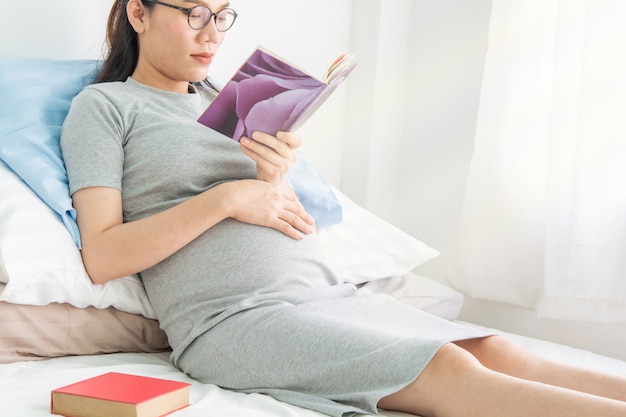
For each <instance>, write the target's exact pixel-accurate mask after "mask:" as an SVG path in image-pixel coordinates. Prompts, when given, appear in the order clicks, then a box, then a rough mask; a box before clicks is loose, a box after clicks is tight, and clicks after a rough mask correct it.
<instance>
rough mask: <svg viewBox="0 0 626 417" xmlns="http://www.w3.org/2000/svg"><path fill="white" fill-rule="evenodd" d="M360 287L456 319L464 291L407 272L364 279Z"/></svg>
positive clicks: (431, 312)
mask: <svg viewBox="0 0 626 417" xmlns="http://www.w3.org/2000/svg"><path fill="white" fill-rule="evenodd" d="M361 289H368V290H369V291H371V292H373V293H383V294H388V295H390V296H392V297H393V298H395V299H396V300H398V301H400V302H401V303H403V304H406V305H408V306H411V307H413V308H417V309H420V310H423V311H426V312H428V313H430V314H433V315H435V316H439V317H442V318H444V319H448V320H456V319H457V318H458V317H459V314H460V313H461V307H463V301H464V297H463V294H462V293H460V292H458V291H457V290H454V289H452V288H450V287H448V286H446V285H443V284H441V283H439V282H437V281H435V280H432V279H430V278H426V277H423V276H421V275H416V274H413V273H409V274H406V275H402V276H395V277H389V278H384V279H378V280H375V281H370V282H366V283H365V284H364V285H363V286H362V287H361Z"/></svg>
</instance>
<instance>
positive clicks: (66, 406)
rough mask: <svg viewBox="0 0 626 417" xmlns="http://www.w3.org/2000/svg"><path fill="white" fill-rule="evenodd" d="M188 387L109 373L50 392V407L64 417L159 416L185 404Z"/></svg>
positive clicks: (167, 381)
mask: <svg viewBox="0 0 626 417" xmlns="http://www.w3.org/2000/svg"><path fill="white" fill-rule="evenodd" d="M190 386H191V384H188V383H186V382H180V381H171V380H167V379H158V378H150V377H145V376H138V375H128V374H121V373H117V372H109V373H106V374H103V375H100V376H96V377H94V378H89V379H85V380H83V381H80V382H77V383H75V384H71V385H67V386H65V387H62V388H57V389H55V390H53V391H52V395H51V397H52V398H51V407H50V408H51V413H52V414H60V415H63V416H67V417H112V416H116V417H161V416H164V415H167V414H169V413H171V412H173V411H176V410H179V409H181V408H183V407H186V406H187V405H189V387H190Z"/></svg>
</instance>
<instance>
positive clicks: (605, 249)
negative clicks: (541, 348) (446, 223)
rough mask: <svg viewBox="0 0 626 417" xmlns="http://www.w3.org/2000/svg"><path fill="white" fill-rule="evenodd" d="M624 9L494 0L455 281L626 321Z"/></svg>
mask: <svg viewBox="0 0 626 417" xmlns="http://www.w3.org/2000/svg"><path fill="white" fill-rule="evenodd" d="M624 22H626V2H624V1H623V0H588V1H585V0H561V1H559V0H524V1H518V0H493V4H492V16H491V22H490V29H489V46H488V52H487V56H486V62H485V69H484V78H483V84H482V92H481V98H480V105H479V115H478V122H477V128H476V138H475V149H474V155H473V159H472V163H471V168H470V174H469V177H468V183H467V188H466V196H465V201H464V208H463V214H462V218H461V223H460V234H459V248H458V253H457V254H456V256H455V259H456V260H455V262H454V265H453V267H452V268H451V270H450V273H449V280H450V283H451V284H452V285H454V286H455V287H457V288H458V289H460V290H462V291H464V292H465V293H466V294H468V295H469V296H471V297H472V298H477V299H486V300H491V301H498V302H503V303H509V304H513V305H517V306H521V307H525V308H529V309H533V310H536V312H537V314H538V316H539V317H542V318H555V319H566V320H578V321H587V322H598V323H626V24H624Z"/></svg>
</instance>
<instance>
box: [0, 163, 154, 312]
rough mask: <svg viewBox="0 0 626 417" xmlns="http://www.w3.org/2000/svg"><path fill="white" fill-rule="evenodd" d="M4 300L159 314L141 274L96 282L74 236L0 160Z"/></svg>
mask: <svg viewBox="0 0 626 417" xmlns="http://www.w3.org/2000/svg"><path fill="white" fill-rule="evenodd" d="M0 195H2V198H1V199H0V271H3V273H4V274H5V277H4V278H5V279H4V281H5V282H7V285H6V287H5V288H4V290H3V291H2V293H1V294H0V300H1V301H7V302H11V303H15V304H30V305H47V304H50V303H53V302H57V303H68V304H71V305H73V306H75V307H79V308H82V307H87V306H94V307H96V308H106V307H110V306H112V307H115V308H117V309H118V310H122V311H126V312H129V313H135V314H142V315H144V316H146V317H148V318H155V315H154V311H153V309H152V306H151V305H150V302H149V301H148V297H147V295H146V292H145V289H144V287H143V285H142V283H141V281H140V280H139V278H138V277H137V276H128V277H124V278H120V279H118V280H115V281H111V282H108V283H106V284H104V285H94V284H93V283H92V282H91V280H90V279H89V276H88V275H87V273H86V271H85V268H84V266H83V262H82V259H81V256H80V251H79V250H78V248H77V247H76V244H75V243H74V240H73V239H72V237H71V235H70V234H69V233H68V231H67V229H66V228H65V226H64V225H63V223H62V221H61V219H60V218H59V217H58V215H57V214H56V213H55V212H54V211H53V210H52V209H50V208H49V207H48V206H47V205H46V204H45V203H44V202H43V201H42V200H41V199H40V198H39V197H37V195H36V194H35V193H34V192H33V191H32V190H31V189H30V188H29V187H28V186H27V185H26V184H25V183H24V182H23V181H22V180H21V179H20V178H19V177H18V176H17V175H16V174H15V173H14V172H13V171H12V170H11V169H10V168H9V167H8V166H7V165H6V164H5V163H4V162H2V161H0Z"/></svg>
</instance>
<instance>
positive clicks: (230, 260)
mask: <svg viewBox="0 0 626 417" xmlns="http://www.w3.org/2000/svg"><path fill="white" fill-rule="evenodd" d="M190 93H193V94H177V93H171V92H164V91H160V90H157V89H154V88H151V87H147V86H145V85H142V84H139V83H137V82H136V81H134V80H132V79H130V78H129V79H128V80H127V81H126V82H115V83H106V84H98V85H93V86H90V87H87V88H86V89H85V90H83V91H82V92H81V93H80V94H79V95H78V96H77V97H76V98H75V99H74V102H73V103H72V108H71V110H70V113H69V115H68V117H67V119H66V121H65V124H64V127H63V131H62V141H61V145H62V152H63V157H64V160H65V163H66V166H67V169H68V175H69V181H70V190H71V193H74V192H75V191H76V190H79V189H81V188H84V187H91V186H107V187H114V188H117V189H120V190H121V191H122V197H123V207H124V220H125V221H133V220H137V219H140V218H143V217H146V216H149V215H152V214H155V213H158V212H160V211H162V210H164V209H167V208H169V207H172V206H174V205H176V204H178V203H180V202H182V201H184V200H186V199H188V198H190V197H191V196H193V195H196V194H198V193H199V192H202V191H204V190H206V189H208V188H210V187H213V186H215V185H217V184H220V183H222V182H224V181H233V180H237V179H245V178H254V177H255V175H256V169H255V166H254V164H253V162H252V161H251V160H249V159H248V158H247V157H246V156H245V155H244V154H243V153H242V152H241V151H240V150H239V148H238V146H239V145H238V144H237V143H236V142H234V141H232V140H230V139H228V138H226V137H224V136H222V135H220V134H217V133H215V132H214V131H212V130H210V129H208V128H206V127H204V126H202V125H200V124H199V123H197V122H196V119H197V118H198V116H199V115H200V113H201V112H202V111H203V109H204V108H205V107H206V106H207V104H208V103H209V101H210V100H211V99H212V97H213V95H212V93H211V92H210V90H209V89H208V88H203V87H201V86H196V87H192V86H190ZM141 277H142V280H143V282H144V285H145V287H146V291H147V293H148V296H149V298H150V301H151V303H152V305H153V307H154V309H155V311H156V314H157V316H158V319H159V322H160V324H161V327H162V328H163V329H164V330H165V332H166V333H167V335H168V338H169V342H170V345H171V346H172V349H173V351H172V355H171V359H172V362H173V363H174V364H175V365H176V366H177V367H179V368H180V369H181V370H183V371H184V372H186V373H187V374H189V375H190V376H192V377H193V378H195V379H198V380H199V381H202V382H205V383H213V384H216V385H218V386H221V387H224V388H227V389H233V390H238V391H243V392H257V393H265V394H269V395H272V396H274V397H276V398H277V399H279V400H282V401H285V402H288V403H292V404H296V405H299V406H302V407H306V408H311V409H314V410H318V411H320V412H322V413H326V414H330V415H334V416H340V415H349V414H353V413H365V414H367V413H376V404H377V402H378V401H379V400H380V398H382V397H383V396H385V395H388V394H390V393H393V392H396V391H398V390H399V389H401V388H402V387H404V386H406V385H407V384H409V383H411V382H412V381H413V380H415V378H417V376H418V375H419V374H420V372H421V371H422V370H423V369H424V367H425V366H426V365H427V364H428V362H429V360H430V359H431V358H432V357H433V355H434V354H435V353H436V352H437V350H438V349H439V348H440V347H441V346H442V344H444V343H446V342H448V341H453V340H461V339H468V338H475V337H481V336H484V335H485V334H484V333H480V332H478V331H476V330H474V329H470V328H466V327H463V326H460V325H457V324H454V323H450V322H448V321H445V320H442V319H439V318H437V317H433V316H431V315H428V314H425V313H423V312H421V311H419V310H416V309H412V308H410V307H407V306H404V305H402V304H400V303H398V302H396V301H394V300H393V299H392V298H391V297H388V296H385V295H367V294H362V293H360V292H359V291H358V290H357V289H356V288H355V287H354V286H352V285H349V284H344V283H341V282H339V280H338V279H337V277H336V276H335V275H334V274H333V273H332V271H331V270H329V268H328V267H327V266H326V265H325V264H324V261H323V254H322V251H321V250H320V247H319V243H318V239H317V237H316V236H315V235H310V236H308V237H307V238H306V239H304V240H302V241H296V240H293V239H291V238H288V237H287V236H285V235H283V234H282V233H280V232H278V231H276V230H273V229H270V228H265V227H260V226H254V225H250V224H246V223H241V222H238V221H236V220H233V219H227V220H224V221H222V222H221V223H219V224H217V225H216V226H214V227H213V228H211V229H210V230H208V231H206V232H205V233H203V234H202V235H201V236H200V237H198V238H197V239H196V240H194V241H193V242H191V243H190V244H189V245H187V246H186V247H185V248H183V249H182V250H180V251H178V252H177V253H175V254H174V255H172V256H170V257H169V258H168V259H166V260H164V261H163V262H161V263H159V264H157V265H156V266H154V267H152V268H150V269H148V270H146V271H143V272H142V273H141Z"/></svg>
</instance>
